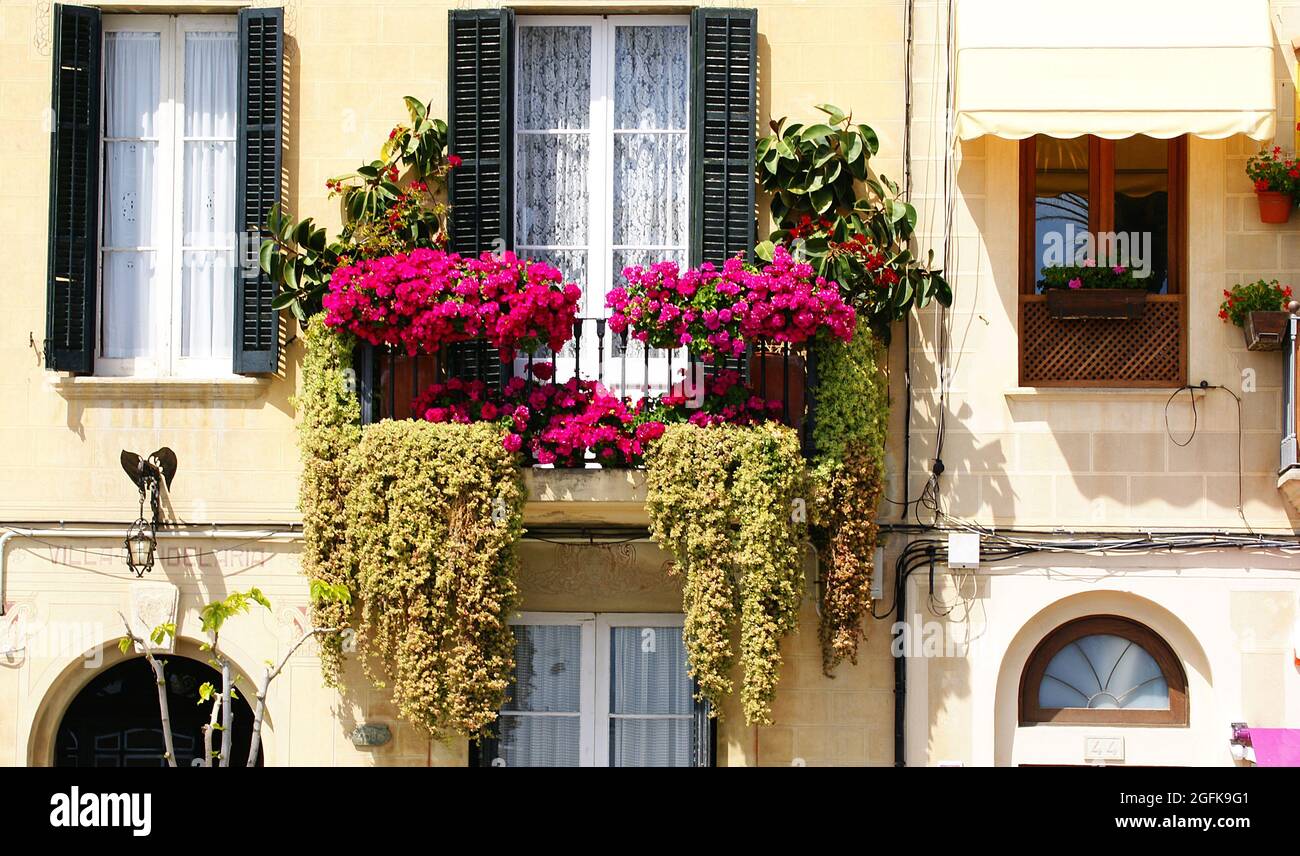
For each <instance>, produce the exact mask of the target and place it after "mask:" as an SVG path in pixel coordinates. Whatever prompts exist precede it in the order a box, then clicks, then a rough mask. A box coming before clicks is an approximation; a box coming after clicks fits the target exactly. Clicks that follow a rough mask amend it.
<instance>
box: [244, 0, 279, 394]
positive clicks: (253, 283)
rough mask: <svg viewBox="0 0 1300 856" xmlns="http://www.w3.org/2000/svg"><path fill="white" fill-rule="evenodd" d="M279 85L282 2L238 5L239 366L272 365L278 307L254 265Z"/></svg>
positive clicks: (273, 154) (274, 198) (264, 368)
mask: <svg viewBox="0 0 1300 856" xmlns="http://www.w3.org/2000/svg"><path fill="white" fill-rule="evenodd" d="M283 88H284V10H283V9H243V10H241V11H240V13H239V130H238V140H237V143H236V145H237V152H238V155H237V157H238V173H237V178H236V190H235V212H236V218H237V220H238V222H237V223H236V228H237V229H238V230H239V236H240V241H241V245H240V253H239V259H238V262H239V264H237V265H236V270H235V346H234V355H235V371H236V372H237V373H239V374H273V373H275V372H276V371H277V370H278V369H279V360H280V313H278V312H276V311H275V310H274V309H272V308H271V301H272V300H273V299H274V298H275V284H274V283H273V282H272V281H271V278H270V277H269V276H267V275H266V274H265V273H263V272H262V270H261V269H260V268H259V267H258V265H257V249H258V245H259V244H260V243H261V240H262V237H263V235H262V232H261V228H262V226H263V224H264V223H266V219H267V214H268V213H269V212H270V210H271V206H273V205H275V204H276V203H277V202H279V201H280V157H281V148H280V139H281V129H282V118H283V117H282V111H283Z"/></svg>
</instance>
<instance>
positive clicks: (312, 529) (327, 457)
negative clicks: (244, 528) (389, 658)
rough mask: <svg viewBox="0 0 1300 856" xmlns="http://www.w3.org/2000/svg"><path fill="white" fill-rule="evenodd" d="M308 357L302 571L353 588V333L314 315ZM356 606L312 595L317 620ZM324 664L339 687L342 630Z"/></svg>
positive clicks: (341, 620)
mask: <svg viewBox="0 0 1300 856" xmlns="http://www.w3.org/2000/svg"><path fill="white" fill-rule="evenodd" d="M305 340H306V346H307V352H306V356H305V357H304V358H303V367H302V373H303V381H302V391H301V393H300V394H299V395H298V398H297V400H296V401H295V405H296V407H297V409H298V411H299V412H300V414H301V416H302V419H301V420H300V421H299V423H298V445H299V449H300V451H301V454H302V478H301V480H300V482H299V487H298V497H299V508H300V509H301V511H302V525H303V542H304V543H303V551H302V569H303V573H305V574H306V575H307V577H308V578H309V579H310V580H311V585H312V587H313V591H314V590H315V589H316V588H318V587H319V586H320V585H321V584H325V585H327V586H340V585H342V586H346V587H348V588H349V589H350V588H351V585H350V583H351V573H350V570H349V560H348V556H347V528H346V526H345V525H344V501H345V496H344V493H343V489H342V480H343V478H342V477H343V468H344V463H345V461H346V460H347V457H348V455H349V453H350V452H351V451H352V449H353V448H355V447H356V445H357V442H358V441H359V440H360V438H361V427H360V425H359V424H358V423H359V421H360V413H361V408H360V405H359V404H358V402H357V397H356V395H355V393H354V392H353V391H352V387H351V385H350V384H349V383H348V375H347V374H346V372H347V370H348V367H349V366H351V364H352V342H351V337H350V336H340V335H338V334H336V333H335V332H334V331H332V330H329V329H327V328H326V327H325V325H324V324H323V323H321V316H316V317H314V318H312V319H311V321H310V322H308V324H307V327H306V333H305ZM351 611H352V610H351V606H350V605H349V604H348V602H347V600H346V599H330V598H316V597H313V598H312V624H313V626H315V627H343V626H345V625H347V624H348V619H349V618H350V613H351ZM319 643H320V657H321V670H322V672H323V673H324V675H325V682H326V684H327V685H329V686H337V685H338V683H339V678H340V675H341V670H342V657H343V636H342V635H340V634H337V633H335V634H331V635H329V636H326V637H323V638H321V639H320V640H319Z"/></svg>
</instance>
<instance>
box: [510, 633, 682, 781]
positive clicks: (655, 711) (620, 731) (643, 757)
mask: <svg viewBox="0 0 1300 856" xmlns="http://www.w3.org/2000/svg"><path fill="white" fill-rule="evenodd" d="M511 623H512V625H513V628H514V632H515V678H514V681H513V683H512V684H511V687H510V689H509V690H508V691H507V699H508V700H507V702H506V704H505V706H504V707H503V708H502V710H501V713H500V717H499V718H498V720H497V730H496V739H495V740H493V741H491V744H490V745H491V751H492V752H493V753H494V755H493V757H491V758H489V759H488V762H489V763H490V764H492V765H494V766H507V767H534V766H555V767H589V766H596V767H682V766H689V765H690V764H691V762H692V744H693V740H694V728H695V727H696V721H697V716H696V707H695V702H694V686H693V684H692V682H691V679H690V676H689V675H688V674H687V671H686V669H687V663H686V647H685V644H684V642H683V640H682V616H681V615H679V614H659V613H601V614H593V613H546V612H530V613H522V614H520V615H519V616H517V617H516V618H515V619H514V620H513V621H512V622H511Z"/></svg>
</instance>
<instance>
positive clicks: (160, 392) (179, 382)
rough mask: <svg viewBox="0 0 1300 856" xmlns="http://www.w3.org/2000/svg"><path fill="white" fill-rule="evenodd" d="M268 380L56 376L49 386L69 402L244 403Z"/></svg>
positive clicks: (258, 393)
mask: <svg viewBox="0 0 1300 856" xmlns="http://www.w3.org/2000/svg"><path fill="white" fill-rule="evenodd" d="M270 385H271V380H270V379H269V378H259V377H226V378H206V379H205V378H173V377H168V378H137V377H88V376H68V375H55V376H54V377H53V378H52V379H51V381H50V386H51V387H52V388H53V389H54V390H55V391H56V392H58V393H59V394H60V395H62V396H63V397H64V398H69V399H73V398H75V399H87V398H99V399H114V400H123V399H127V400H131V401H145V400H149V401H152V400H157V399H164V400H171V401H175V400H200V401H247V400H250V399H254V398H258V397H259V396H261V395H263V394H265V393H266V391H267V389H268V388H270Z"/></svg>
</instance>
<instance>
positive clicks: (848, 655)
mask: <svg viewBox="0 0 1300 856" xmlns="http://www.w3.org/2000/svg"><path fill="white" fill-rule="evenodd" d="M883 355H884V349H883V348H882V347H881V345H880V343H879V342H878V341H877V340H876V339H875V338H874V337H873V336H871V335H869V334H867V333H866V332H865V331H863V332H861V333H859V334H858V335H857V336H856V337H854V339H853V341H851V342H848V343H843V342H829V341H827V342H820V343H819V344H818V345H817V369H818V384H817V388H816V397H817V399H816V400H817V423H816V425H815V427H814V429H813V444H814V447H815V454H814V457H813V475H814V479H815V481H816V483H817V485H818V493H817V515H816V520H815V525H814V526H813V528H812V540H813V544H814V546H816V548H817V558H818V562H819V569H820V570H819V578H820V580H821V617H820V620H819V622H818V628H817V631H818V638H819V640H820V641H821V647H822V670H823V672H825V673H826V674H827V675H830V673H831V672H832V670H834V668H835V667H836V666H838V665H839V664H840V663H841V662H843V661H844V660H846V659H847V660H849V661H850V662H852V663H857V659H858V643H859V642H860V641H861V640H862V639H863V638H864V635H865V634H864V630H863V621H864V619H865V617H866V615H867V613H868V612H869V610H870V609H871V579H872V575H873V574H874V573H875V570H876V569H875V568H874V567H873V565H874V561H875V549H876V540H877V536H878V535H879V527H878V525H877V523H876V515H877V511H878V509H879V506H880V497H881V495H882V493H883V491H884V459H885V431H886V427H887V422H888V419H889V390H888V386H887V383H886V379H885V377H884V375H883V374H882V372H881V371H880V367H879V360H880V359H882V358H883Z"/></svg>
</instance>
